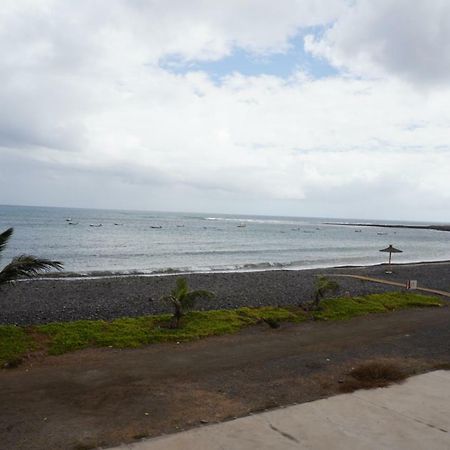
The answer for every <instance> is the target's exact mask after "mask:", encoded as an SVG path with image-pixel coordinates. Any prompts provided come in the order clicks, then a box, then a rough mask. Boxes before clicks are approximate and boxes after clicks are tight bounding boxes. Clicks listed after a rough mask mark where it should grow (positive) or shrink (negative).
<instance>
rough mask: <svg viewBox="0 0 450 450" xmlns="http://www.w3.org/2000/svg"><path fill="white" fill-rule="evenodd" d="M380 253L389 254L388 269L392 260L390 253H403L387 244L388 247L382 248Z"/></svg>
mask: <svg viewBox="0 0 450 450" xmlns="http://www.w3.org/2000/svg"><path fill="white" fill-rule="evenodd" d="M380 252H386V253H389V269H390V268H391V259H392V253H403V251H402V250H400V249H398V248H395V247H393V246H392V244H389V247H386V248H382V249H381V250H380Z"/></svg>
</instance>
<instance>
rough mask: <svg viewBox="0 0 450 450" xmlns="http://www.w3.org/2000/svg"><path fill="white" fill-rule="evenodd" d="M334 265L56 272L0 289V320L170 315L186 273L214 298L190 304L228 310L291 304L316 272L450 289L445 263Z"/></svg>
mask: <svg viewBox="0 0 450 450" xmlns="http://www.w3.org/2000/svg"><path fill="white" fill-rule="evenodd" d="M386 269H387V266H386V265H376V266H367V267H340V268H327V269H311V270H271V271H255V272H224V273H191V274H186V275H176V274H174V275H165V276H123V277H100V278H89V279H75V278H70V277H61V278H57V279H50V278H42V279H36V280H27V281H20V282H18V283H16V285H15V286H5V287H3V288H2V290H1V292H0V294H1V297H0V298H1V300H0V301H1V306H2V308H1V310H0V324H17V325H32V324H41V323H50V322H61V321H62V322H64V321H73V320H81V319H90V320H92V319H104V320H111V319H114V318H118V317H135V316H141V315H147V314H159V313H163V312H169V311H170V308H169V307H168V305H167V304H165V303H164V302H162V301H160V298H161V296H162V295H165V294H167V293H169V292H170V291H171V289H172V288H173V287H174V285H175V281H176V278H177V277H179V276H184V277H186V278H187V280H188V282H189V285H190V287H191V288H192V289H208V290H210V291H213V292H214V293H215V294H216V296H215V298H214V299H212V300H207V299H204V300H199V301H198V303H197V309H199V310H208V309H231V308H238V307H242V306H249V307H258V306H296V305H299V304H300V303H303V302H307V301H310V300H311V299H312V297H313V292H314V280H315V278H316V276H318V275H322V274H323V275H327V276H330V277H332V275H333V274H354V275H365V276H372V277H377V278H384V279H386V280H391V281H399V282H402V283H403V282H406V280H410V279H415V280H418V283H419V286H421V287H428V288H434V289H440V290H444V291H445V290H446V291H450V262H435V263H416V264H404V265H394V266H393V273H392V274H389V275H388V274H386V273H385V272H386ZM336 280H337V281H338V283H339V285H340V290H339V292H338V293H337V295H345V294H347V293H348V294H350V295H352V296H355V295H365V294H370V293H378V292H386V291H392V290H400V289H401V288H399V287H394V286H389V285H384V284H378V283H372V282H368V281H362V280H358V279H351V278H340V277H339V278H336Z"/></svg>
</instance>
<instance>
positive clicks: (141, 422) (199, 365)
mask: <svg viewBox="0 0 450 450" xmlns="http://www.w3.org/2000/svg"><path fill="white" fill-rule="evenodd" d="M380 357H383V358H389V359H392V360H395V361H396V362H397V363H399V364H401V365H402V366H404V367H405V368H407V370H409V371H419V372H420V371H423V370H428V369H430V368H432V367H433V366H434V365H435V364H437V363H449V362H450V308H449V307H445V308H439V309H434V308H433V309H426V310H409V311H399V312H395V313H390V314H383V315H372V316H368V317H362V318H356V319H353V320H351V321H345V322H310V323H306V324H300V325H284V326H283V327H282V328H280V329H278V330H272V329H270V328H268V327H265V326H258V327H254V328H252V329H248V330H245V331H244V332H242V333H240V334H237V335H233V336H222V337H216V338H209V339H205V340H202V341H198V342H192V343H187V344H180V345H176V344H161V345H153V346H149V347H146V348H142V349H138V350H115V349H105V350H86V351H81V352H76V353H72V354H67V355H63V356H59V357H47V358H45V359H42V360H35V361H34V362H31V361H30V363H28V364H27V365H24V366H22V367H20V368H18V369H13V370H3V371H1V372H0V386H1V390H0V405H1V409H0V411H1V412H0V443H1V444H0V446H1V447H2V448H5V449H8V450H13V449H27V450H32V449H46V450H53V449H55V450H56V449H87V448H94V447H95V446H100V445H104V446H108V445H115V444H119V443H120V442H129V441H132V440H133V439H138V438H139V437H144V436H155V435H158V434H161V433H168V432H174V431H177V430H180V429H184V428H189V427H192V426H197V425H199V424H200V423H201V422H202V421H208V422H213V421H220V420H225V419H227V418H230V417H234V416H241V415H246V414H248V413H249V412H251V411H258V410H262V409H265V408H270V407H274V406H278V405H286V404H292V403H295V402H305V401H309V400H313V399H317V398H320V397H324V396H329V395H332V394H334V393H337V392H339V386H340V383H339V380H340V379H341V378H343V377H344V376H345V373H346V372H347V371H348V370H349V369H350V368H351V367H352V366H353V365H355V364H357V363H358V362H361V361H364V360H367V359H373V358H380Z"/></svg>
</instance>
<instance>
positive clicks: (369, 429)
mask: <svg viewBox="0 0 450 450" xmlns="http://www.w3.org/2000/svg"><path fill="white" fill-rule="evenodd" d="M331 448H332V449H334V450H340V449H342V450H348V449H352V450H359V449H361V450H363V449H364V450H374V449H377V450H381V449H389V450H423V449H425V448H428V449H433V450H441V449H442V450H448V449H449V448H450V371H442V370H440V371H435V372H430V373H427V374H425V375H419V376H416V377H412V378H410V379H408V380H407V381H406V382H405V383H404V384H402V385H396V386H391V387H389V388H382V389H376V390H371V391H356V392H354V393H352V394H345V395H339V396H336V397H331V398H328V399H324V400H317V401H314V402H311V403H305V404H301V405H295V406H290V407H288V408H282V409H277V410H273V411H270V412H266V413H263V414H256V415H253V416H248V417H244V418H241V419H236V420H232V421H229V422H225V423H221V424H217V425H211V426H204V427H200V428H196V429H193V430H189V431H185V432H182V433H177V434H173V435H169V436H164V437H159V438H155V439H150V440H147V441H142V442H139V443H135V444H131V445H123V446H121V447H116V450H190V449H192V450H223V449H228V450H269V449H276V450H291V449H308V450H329V449H331Z"/></svg>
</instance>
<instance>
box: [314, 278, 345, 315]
mask: <svg viewBox="0 0 450 450" xmlns="http://www.w3.org/2000/svg"><path fill="white" fill-rule="evenodd" d="M338 289H339V284H338V283H337V282H336V281H334V280H330V279H329V278H328V277H325V276H323V275H322V276H320V277H317V278H316V282H315V289H314V301H313V303H312V309H314V310H317V309H319V306H320V301H321V300H322V299H323V298H324V297H325V295H326V294H327V293H328V292H336V291H337V290H338Z"/></svg>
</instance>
